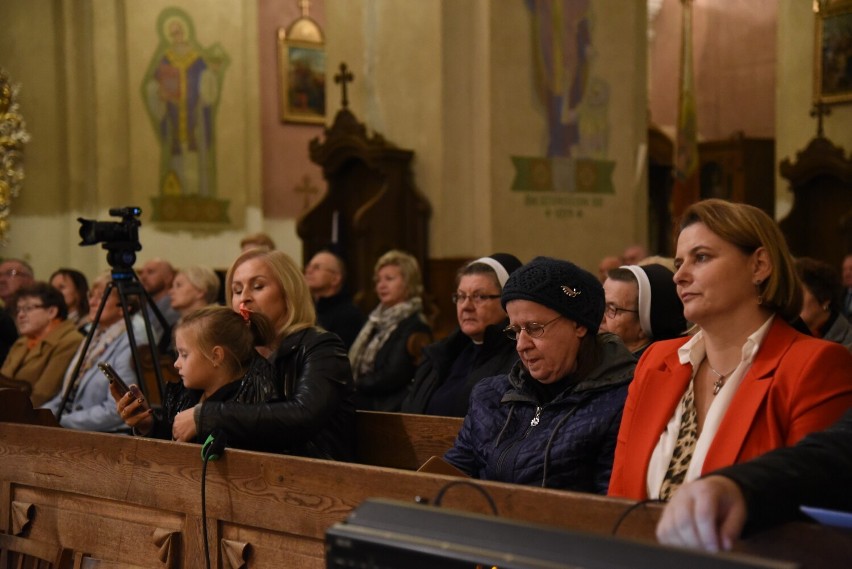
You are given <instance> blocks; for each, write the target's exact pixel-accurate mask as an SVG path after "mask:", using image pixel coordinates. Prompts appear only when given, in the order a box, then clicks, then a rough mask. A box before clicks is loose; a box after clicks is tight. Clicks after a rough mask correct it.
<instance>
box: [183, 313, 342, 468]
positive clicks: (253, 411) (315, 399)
mask: <svg viewBox="0 0 852 569" xmlns="http://www.w3.org/2000/svg"><path fill="white" fill-rule="evenodd" d="M270 359H271V360H272V365H273V368H274V373H275V377H276V381H277V382H278V386H277V387H278V392H279V394H280V397H279V398H278V399H276V400H273V401H270V402H268V403H258V404H245V403H231V402H207V403H204V404H203V405H202V406H201V411H200V413H199V416H198V420H197V427H198V432H210V431H212V430H214V429H217V428H218V429H222V430H223V431H225V432H226V433H227V436H228V440H229V441H230V443H231V444H232V445H233V446H237V447H239V448H246V449H252V450H260V451H267V452H279V453H286V454H295V455H300V456H308V457H312V458H325V459H330V460H352V459H353V458H354V456H355V406H354V404H353V401H352V395H353V386H352V370H351V368H350V366H349V358H348V357H347V354H346V350H345V349H344V347H343V343H342V342H341V341H340V338H338V337H337V336H336V335H335V334H332V333H330V332H325V331H323V330H320V329H317V328H307V329H305V330H300V331H298V332H294V333H293V334H291V335H290V336H288V337H287V338H285V339H284V340H283V342H282V343H281V345H280V346H279V347H278V349H277V350H276V351H275V353H273V355H272V356H271V357H270Z"/></svg>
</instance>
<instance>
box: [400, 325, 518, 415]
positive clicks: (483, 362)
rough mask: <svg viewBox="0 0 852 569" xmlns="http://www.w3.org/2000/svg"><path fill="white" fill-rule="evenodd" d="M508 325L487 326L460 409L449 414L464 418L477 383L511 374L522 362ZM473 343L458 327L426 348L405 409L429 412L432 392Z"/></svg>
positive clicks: (458, 405)
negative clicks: (510, 336) (505, 329)
mask: <svg viewBox="0 0 852 569" xmlns="http://www.w3.org/2000/svg"><path fill="white" fill-rule="evenodd" d="M507 324H508V320H506V321H504V322H501V323H500V324H497V325H493V326H488V327H487V328H486V329H485V335H484V337H483V342H482V346H480V348H479V350H478V353H477V354H476V358H475V359H474V360H473V363H472V365H471V370H470V374H469V375H468V376H467V379H466V381H465V385H464V386H463V388H462V389H461V391H460V392H459V398H458V400H457V404H456V408H455V409H454V410H453V412H452V413H449V415H450V416H452V417H464V416H465V415H466V414H467V410H468V404H469V402H470V392H471V390H472V389H473V386H474V385H476V384H477V383H479V382H480V381H481V380H482V379H483V378H486V377H492V376H495V375H500V374H506V373H509V370H511V369H512V366H513V365H514V364H515V362H517V361H518V352H517V351H516V350H515V342H514V341H512V340H510V339H509V338H507V337H506V335H505V334H504V333H503V328H505V327H506V325H507ZM471 344H473V340H471V339H470V337H468V336H467V335H465V334H464V333H463V332H462V331H461V330H460V329H458V328H457V329H456V330H455V331H454V332H453V333H452V334H450V335H449V336H447V337H446V338H444V339H443V340H440V341H438V342H435V343H434V344H430V345H429V346H426V348H424V349H423V363H421V364H420V366H419V367H418V368H417V372H416V373H415V375H414V381H413V382H412V384H411V389H410V391H409V393H408V396H407V397H406V398H405V401H403V402H402V409H401V411H402V412H403V413H421V414H422V413H426V414H429V412H428V410H427V406H428V405H429V400H430V399H431V397H432V394H433V393H434V392H435V390H436V389H438V387H440V386H441V385H442V384H443V383H444V380H445V379H446V378H447V375H449V373H450V370H451V368H452V367H453V364H454V363H455V361H456V358H458V357H459V354H461V353H462V352H463V351H464V350H465V349H466V348H468V347H469V346H470V345H471Z"/></svg>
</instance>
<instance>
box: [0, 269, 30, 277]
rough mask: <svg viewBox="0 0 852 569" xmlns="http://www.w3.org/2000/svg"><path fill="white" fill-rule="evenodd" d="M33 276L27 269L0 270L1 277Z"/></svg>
mask: <svg viewBox="0 0 852 569" xmlns="http://www.w3.org/2000/svg"><path fill="white" fill-rule="evenodd" d="M29 276H32V275H30V274H29V273H28V272H26V271H19V270H17V269H9V270H8V271H2V272H0V277H6V278H12V277H29Z"/></svg>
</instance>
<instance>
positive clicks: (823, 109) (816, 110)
mask: <svg viewBox="0 0 852 569" xmlns="http://www.w3.org/2000/svg"><path fill="white" fill-rule="evenodd" d="M830 114H831V109H829V108H828V105H826V104H825V103H823V102H822V101H819V102H817V103H814V106H813V108H812V109H811V116H812V117H816V120H817V136H818V137H819V138H823V130H822V119H823V117H827V116H828V115H830Z"/></svg>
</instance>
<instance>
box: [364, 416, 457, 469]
mask: <svg viewBox="0 0 852 569" xmlns="http://www.w3.org/2000/svg"><path fill="white" fill-rule="evenodd" d="M462 421H463V419H460V418H458V417H433V416H429V415H410V414H407V413H382V412H378V411H358V413H357V415H356V429H357V433H358V450H357V454H356V456H357V458H356V462H357V463H359V464H367V465H371V466H387V467H390V468H402V469H405V470H417V469H418V468H420V467H421V466H422V465H423V463H425V462H426V461H427V460H429V458H430V457H432V456H443V454H444V453H445V452H446V451H447V450H449V449H450V448H451V447H452V446H453V442H455V440H456V435H457V434H458V432H459V429H461V425H462Z"/></svg>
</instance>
